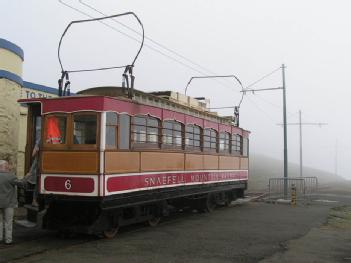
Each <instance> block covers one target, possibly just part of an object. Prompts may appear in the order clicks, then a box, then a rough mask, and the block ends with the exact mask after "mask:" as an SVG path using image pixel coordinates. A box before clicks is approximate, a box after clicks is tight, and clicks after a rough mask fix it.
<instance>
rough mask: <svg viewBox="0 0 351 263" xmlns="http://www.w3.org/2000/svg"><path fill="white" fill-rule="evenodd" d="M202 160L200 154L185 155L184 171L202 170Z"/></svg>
mask: <svg viewBox="0 0 351 263" xmlns="http://www.w3.org/2000/svg"><path fill="white" fill-rule="evenodd" d="M203 169H204V158H203V155H202V154H185V170H203Z"/></svg>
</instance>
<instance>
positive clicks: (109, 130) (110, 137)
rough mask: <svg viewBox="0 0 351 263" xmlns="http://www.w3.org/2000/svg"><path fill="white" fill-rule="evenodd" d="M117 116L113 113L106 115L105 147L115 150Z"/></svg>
mask: <svg viewBox="0 0 351 263" xmlns="http://www.w3.org/2000/svg"><path fill="white" fill-rule="evenodd" d="M117 124H118V116H117V113H115V112H107V113H106V137H105V138H106V147H107V148H117V138H118V137H117V133H118V129H117Z"/></svg>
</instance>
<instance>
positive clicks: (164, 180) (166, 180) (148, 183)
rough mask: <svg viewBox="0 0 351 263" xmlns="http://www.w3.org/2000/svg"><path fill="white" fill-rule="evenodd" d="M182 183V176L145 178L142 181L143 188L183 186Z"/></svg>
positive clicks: (183, 181)
mask: <svg viewBox="0 0 351 263" xmlns="http://www.w3.org/2000/svg"><path fill="white" fill-rule="evenodd" d="M183 183H185V180H184V176H183V175H161V176H150V177H145V179H144V184H145V187H152V186H161V185H172V184H183Z"/></svg>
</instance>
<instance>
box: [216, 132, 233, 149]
mask: <svg viewBox="0 0 351 263" xmlns="http://www.w3.org/2000/svg"><path fill="white" fill-rule="evenodd" d="M223 136H224V138H223ZM218 137H219V141H218V150H219V152H220V153H225V154H230V149H231V136H230V133H229V132H220V133H219V136H218ZM221 140H223V143H222V142H221ZM222 145H223V146H224V147H221V146H222ZM225 146H226V147H225Z"/></svg>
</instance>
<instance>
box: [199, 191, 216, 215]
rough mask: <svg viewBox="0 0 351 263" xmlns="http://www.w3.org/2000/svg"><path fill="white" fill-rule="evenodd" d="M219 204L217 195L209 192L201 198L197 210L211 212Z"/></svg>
mask: <svg viewBox="0 0 351 263" xmlns="http://www.w3.org/2000/svg"><path fill="white" fill-rule="evenodd" d="M216 206H217V203H216V197H215V195H214V194H212V193H209V194H208V195H207V196H206V197H205V198H203V199H201V201H200V204H199V206H198V208H197V210H198V211H199V212H200V213H211V212H213V211H214V210H215V208H216Z"/></svg>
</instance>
